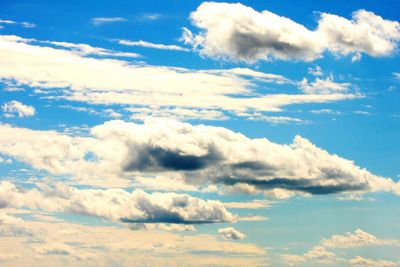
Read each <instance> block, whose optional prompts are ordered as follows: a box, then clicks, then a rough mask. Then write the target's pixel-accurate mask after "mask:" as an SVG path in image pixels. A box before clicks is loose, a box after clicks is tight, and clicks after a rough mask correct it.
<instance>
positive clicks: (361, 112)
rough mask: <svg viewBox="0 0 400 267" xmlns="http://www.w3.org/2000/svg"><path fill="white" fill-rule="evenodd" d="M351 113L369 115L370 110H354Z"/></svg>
mask: <svg viewBox="0 0 400 267" xmlns="http://www.w3.org/2000/svg"><path fill="white" fill-rule="evenodd" d="M353 113H354V114H357V115H364V116H369V115H371V113H370V112H368V111H365V110H354V111H353Z"/></svg>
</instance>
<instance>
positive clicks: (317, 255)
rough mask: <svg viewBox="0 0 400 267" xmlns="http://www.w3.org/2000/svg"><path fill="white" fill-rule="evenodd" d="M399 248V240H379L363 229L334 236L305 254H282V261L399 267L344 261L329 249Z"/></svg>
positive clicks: (382, 262) (384, 262)
mask: <svg viewBox="0 0 400 267" xmlns="http://www.w3.org/2000/svg"><path fill="white" fill-rule="evenodd" d="M388 245H389V246H398V245H400V243H399V241H398V240H384V239H378V238H377V237H375V236H374V235H372V234H370V233H367V232H365V231H363V230H361V229H357V230H356V231H354V233H346V234H344V235H333V236H332V237H331V238H329V239H322V240H321V243H320V244H319V245H317V246H315V247H313V248H312V249H310V250H309V251H307V252H305V253H304V254H301V255H299V254H282V255H281V257H282V259H283V260H284V261H285V262H286V263H288V264H289V265H297V264H300V263H303V262H308V261H309V260H315V261H318V262H320V263H334V262H348V263H350V264H351V265H352V266H357V267H367V266H368V267H374V266H398V263H395V262H391V261H387V260H373V259H365V258H362V257H360V256H356V257H355V258H353V259H344V258H340V257H338V256H336V255H335V254H334V253H333V252H330V251H328V250H327V248H328V249H335V250H337V249H349V248H359V247H365V246H388Z"/></svg>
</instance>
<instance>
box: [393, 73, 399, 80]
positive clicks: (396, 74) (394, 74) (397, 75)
mask: <svg viewBox="0 0 400 267" xmlns="http://www.w3.org/2000/svg"><path fill="white" fill-rule="evenodd" d="M393 76H394V78H395V79H397V80H400V72H393Z"/></svg>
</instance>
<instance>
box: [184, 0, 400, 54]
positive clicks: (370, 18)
mask: <svg viewBox="0 0 400 267" xmlns="http://www.w3.org/2000/svg"><path fill="white" fill-rule="evenodd" d="M190 19H191V22H192V24H193V25H194V26H196V27H197V28H198V29H199V32H198V33H197V34H194V33H192V32H191V31H190V30H189V29H184V33H183V36H182V40H183V41H184V42H185V43H188V44H191V45H193V46H194V47H195V48H197V49H198V50H199V51H200V53H201V54H202V55H206V56H209V57H213V58H224V59H229V60H235V61H238V60H242V61H248V62H254V61H256V60H260V59H264V60H265V59H267V60H268V59H271V58H276V59H283V60H292V59H295V60H305V61H312V60H314V59H316V58H319V57H321V56H322V54H323V52H324V51H329V52H331V53H333V54H335V55H348V54H353V58H354V59H355V60H358V59H359V58H360V56H361V53H366V54H369V55H371V56H375V57H378V56H387V55H390V54H392V53H394V52H395V50H396V47H397V44H398V42H399V41H400V24H399V23H398V22H396V21H390V20H385V19H383V18H382V17H380V16H378V15H376V14H374V13H372V12H369V11H366V10H357V11H355V12H354V13H353V14H352V19H351V20H349V19H346V18H344V17H340V16H337V15H334V14H328V13H321V14H320V17H319V20H318V26H317V28H316V29H315V30H310V29H307V28H306V27H305V26H303V25H301V24H299V23H297V22H295V21H293V20H291V19H289V18H286V17H282V16H279V15H277V14H274V13H272V12H270V11H268V10H264V11H262V12H258V11H256V10H254V9H252V8H251V7H247V6H244V5H242V4H240V3H236V4H233V3H216V2H204V3H202V4H201V5H200V6H199V7H198V8H197V10H196V11H194V12H192V13H191V15H190Z"/></svg>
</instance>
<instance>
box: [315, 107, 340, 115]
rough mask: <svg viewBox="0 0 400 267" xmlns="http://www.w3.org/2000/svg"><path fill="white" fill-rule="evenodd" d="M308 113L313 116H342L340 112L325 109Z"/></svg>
mask: <svg viewBox="0 0 400 267" xmlns="http://www.w3.org/2000/svg"><path fill="white" fill-rule="evenodd" d="M310 112H311V113H314V114H328V115H342V114H343V113H342V112H341V111H337V110H332V109H327V108H323V109H313V110H311V111H310Z"/></svg>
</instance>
